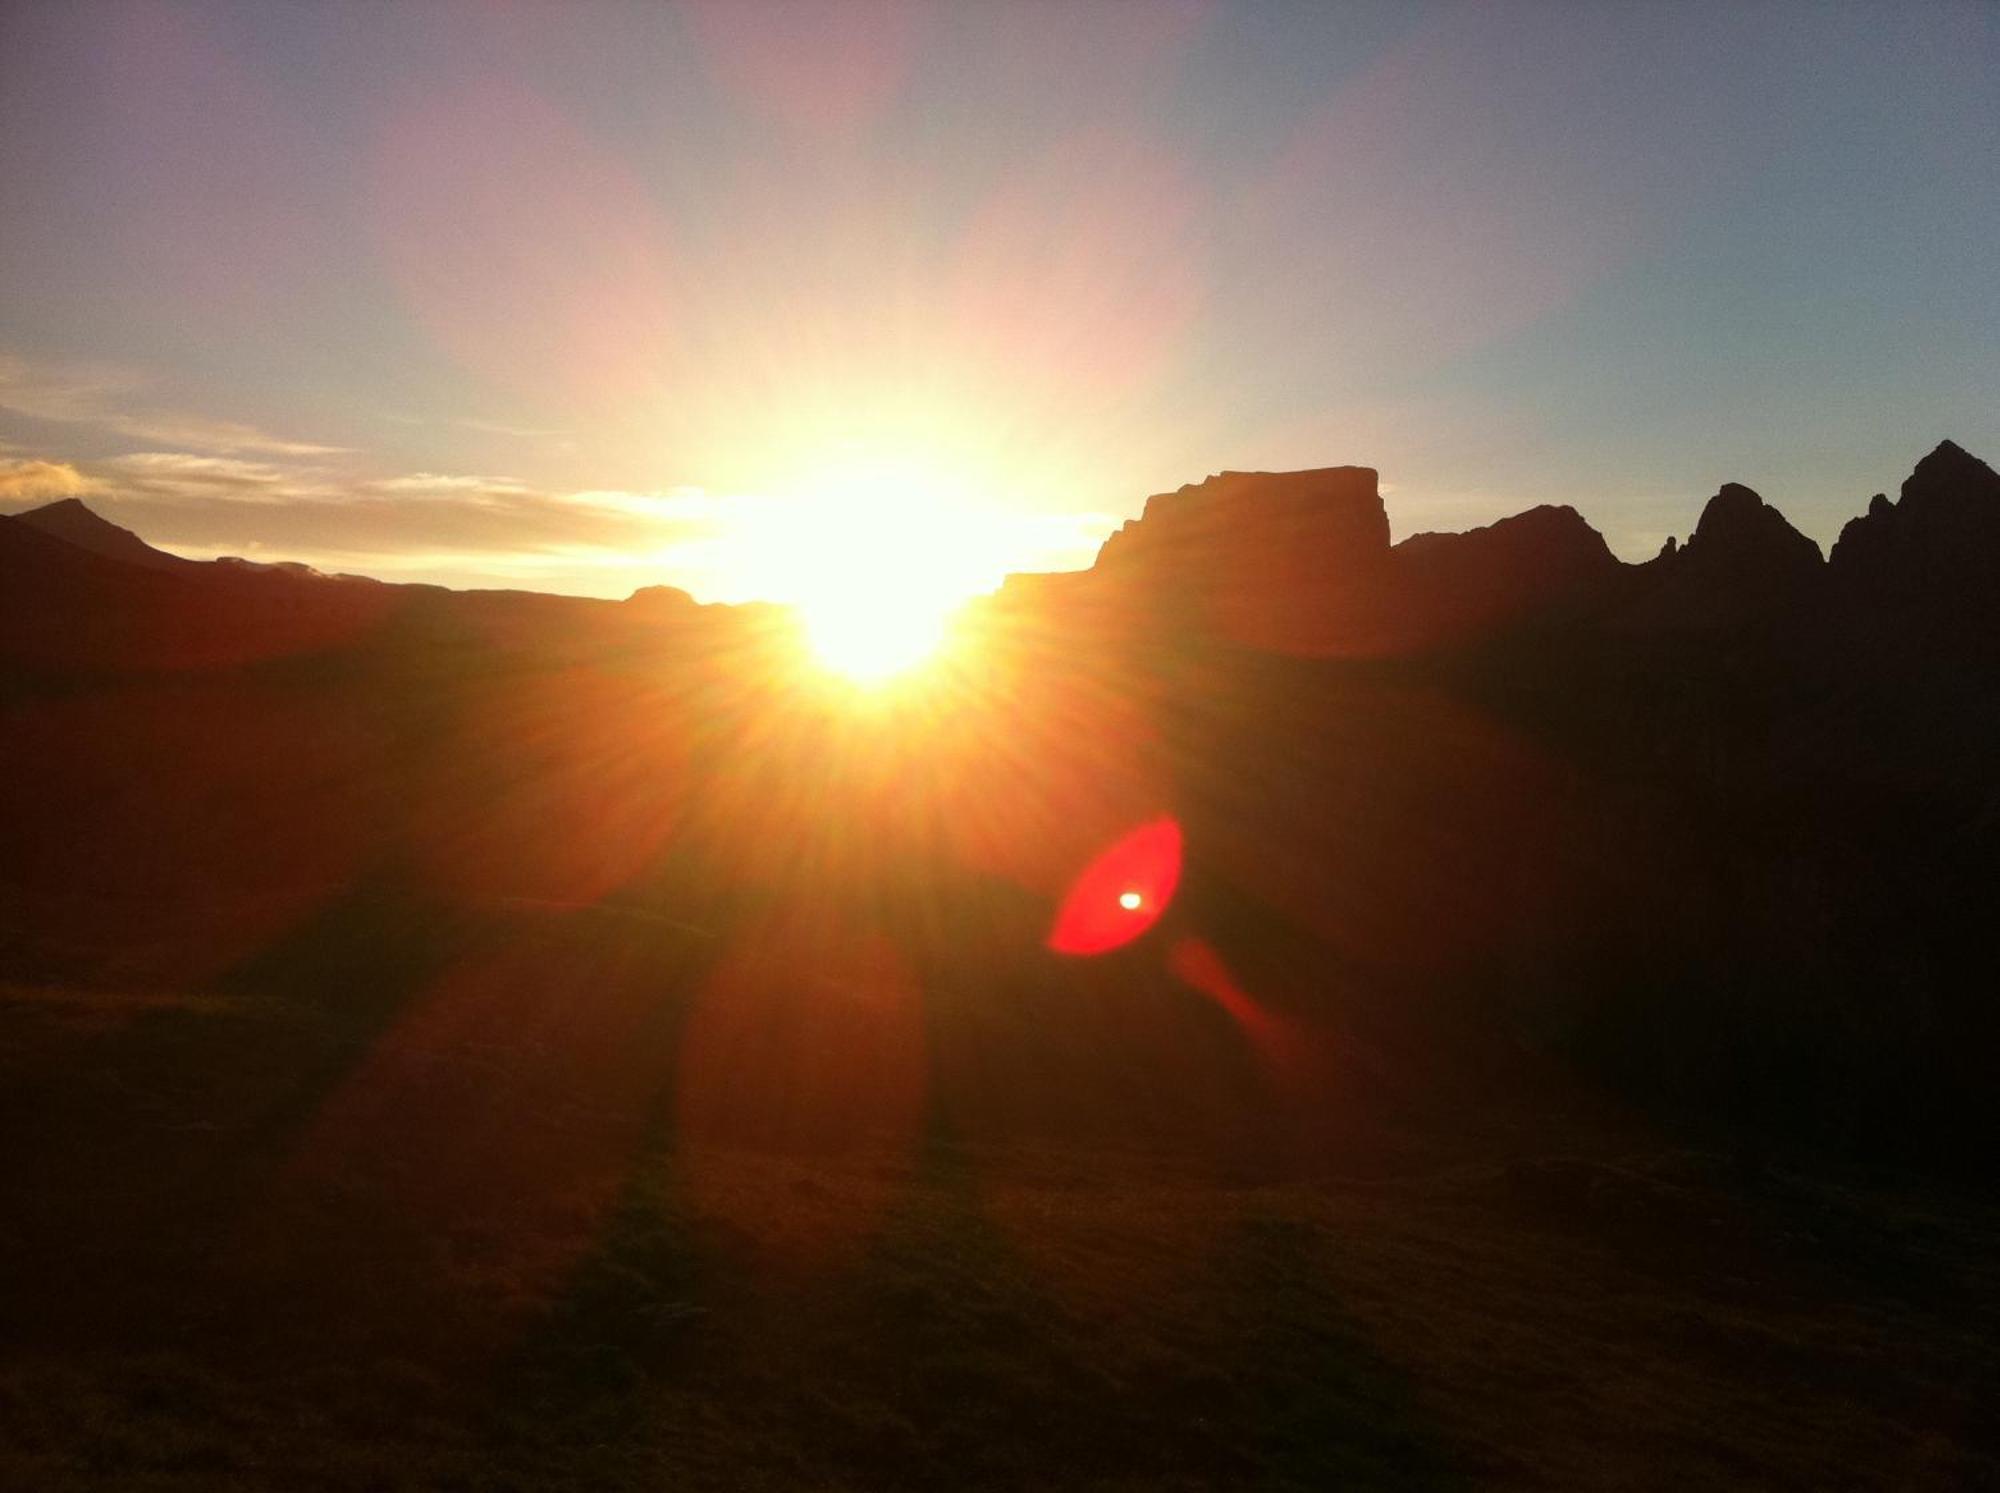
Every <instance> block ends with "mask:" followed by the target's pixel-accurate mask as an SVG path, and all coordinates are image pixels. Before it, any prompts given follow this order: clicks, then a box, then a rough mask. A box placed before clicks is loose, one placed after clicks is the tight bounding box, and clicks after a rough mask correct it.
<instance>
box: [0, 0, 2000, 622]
mask: <svg viewBox="0 0 2000 1493" xmlns="http://www.w3.org/2000/svg"><path fill="white" fill-rule="evenodd" d="M0 285H4V286H5V292H4V294H0V511H5V512H12V511H18V510H19V509H21V508H23V507H26V506H31V505H32V504H34V503H39V502H45V501H49V500H50V499H52V498H58V497H66V496H81V497H83V498H84V499H85V501H87V502H89V503H90V504H91V505H92V506H93V507H95V508H97V509H98V510H99V511H100V512H102V513H104V514H105V515H106V516H107V517H109V518H112V519H113V520H114V521H116V522H119V523H121V524H124V525H126V526H127V527H130V528H132V529H134V530H136V531H137V532H139V533H140V534H142V535H143V536H144V537H146V538H147V539H148V540H150V541H152V542H154V543H157V544H160V545H162V546H163V547H167V548H171V549H175V550H177V551H178V552H180V553H184V554H189V555H195V556H207V555H215V554H243V555H248V556H251V557H253V558H267V559H299V560H304V561H306V562H308V563H310V564H314V565H317V566H319V567H320V568H322V569H327V570H334V571H354V572H360V573H365V574H373V575H379V576H382V577H384V578H387V579H394V580H427V581H437V582H442V583H445V584H451V585H460V586H474V585H508V586H527V587H533V588H536V589H544V590H555V591H568V592H576V593H580V594H592V595H604V596H623V595H625V594H628V593H629V592H630V591H631V590H632V589H634V588H635V587H637V586H641V585H648V584H659V583H665V584H674V585H681V586H685V587H688V588H689V589H691V590H693V591H694V592H695V593H696V594H697V595H698V596H700V597H702V598H703V599H709V600H742V599H748V598H752V597H759V596H762V597H770V598H772V599H779V600H784V599H789V598H790V596H791V595H792V594H793V593H795V592H796V591H797V590H798V589H799V588H800V587H801V586H804V585H807V584H809V575H808V572H810V571H811V570H812V569H813V568H815V567H818V566H824V565H826V564H829V563H852V562H853V560H854V557H855V556H856V555H857V554H866V555H868V556H871V557H873V558H874V559H875V560H877V561H879V562H880V563H881V564H883V565H890V566H909V565H915V564H926V563H932V562H933V561H934V559H935V553H934V552H935V551H936V550H938V549H939V548H940V547H943V548H951V547H954V546H955V548H956V557H955V559H954V561H953V562H952V563H953V564H955V565H956V566H958V567H959V570H961V571H963V577H962V579H963V580H964V583H965V584H967V585H975V584H983V583H990V581H992V580H995V579H997V578H998V574H999V573H1000V572H1001V571H1004V570H1006V569H1035V568H1064V567H1072V566H1077V565H1082V564H1087V563H1088V562H1089V560H1090V558H1091V555H1092V553H1093V552H1094V549H1095V546H1096V544H1097V542H1098V541H1099V540H1100V539H1101V538H1102V536H1103V535H1104V534H1105V533H1106V532H1107V531H1108V530H1109V529H1110V528H1112V527H1114V526H1115V525H1116V524H1117V523H1118V522H1120V521H1121V520H1122V519H1124V518H1127V517H1130V516H1132V515H1134V514H1136V513H1137V512H1138V511H1139V509H1140V507H1141V506H1142V504H1143V502H1144V499H1145V497H1146V495H1147V494H1149V493H1152V492H1156V491H1164V490H1169V489H1171V488H1174V487H1177V486H1179V485H1181V484H1182V483H1184V482H1191V481H1199V480H1200V479H1201V478H1202V477H1203V476H1205V475H1207V474H1208V473H1211V472H1215V471H1220V470H1223V469H1253V470H1254V469H1270V470H1285V469H1293V468H1299V467H1310V466H1325V465H1335V464H1344V463H1357V464H1361V465H1367V466H1373V467H1376V468H1378V469H1379V470H1380V471H1381V473H1382V478H1383V491H1384V496H1385V500H1386V502H1387V506H1388V509H1389V516H1390V521H1391V524H1392V527H1393V529H1394V530H1395V532H1396V533H1397V535H1398V536H1401V535H1403V534H1407V533H1411V532H1416V531H1420V530H1424V529H1440V528H1442V529H1457V528H1466V527H1471V526H1473V525H1477V524H1482V523H1488V522H1491V521H1493V520H1494V519H1496V518H1500V517H1502V516H1505V515H1506V514H1509V513H1513V512H1517V511H1519V510H1521V509H1523V508H1526V507H1529V506H1532V505H1534V504H1537V503H1568V504H1571V505H1573V506H1574V507H1576V508H1577V509H1578V510H1579V511H1581V512H1582V513H1583V514H1584V516H1585V517H1586V518H1588V519H1589V520H1590V521H1591V522H1592V523H1593V524H1595V525H1596V526H1597V527H1598V528H1599V529H1600V530H1601V531H1603V533H1604V534H1605V536H1606V538H1607V539H1608V540H1609V541H1610V543H1611V545H1612V547H1613V549H1614V550H1616V551H1617V552H1618V553H1620V554H1621V555H1623V556H1625V557H1627V558H1640V557H1643V556H1645V555H1648V554H1650V553H1652V552H1653V551H1654V550H1656V549H1657V548H1658V547H1659V545H1660V543H1661V542H1662V541H1663V540H1664V539H1665V537H1666V536H1667V535H1669V534H1683V535H1684V534H1685V533H1687V532H1688V530H1689V529H1691V528H1692V526H1693V523H1694V520H1695V517H1696V515H1697V514H1698V513H1699V510H1700V507H1701V504H1702V502H1703V500H1704V499H1705V497H1706V496H1707V495H1708V494H1710V493H1712V492H1714V491H1715V489H1716V488H1717V487H1718V486H1719V485H1720V484H1721V483H1723V482H1725V481H1740V482H1744V483H1747V484H1749V485H1750V486H1752V487H1755V488H1757V489H1758V490H1759V491H1760V492H1762V493H1763V494H1764V496H1765V497H1766V498H1767V499H1768V500H1770V501H1771V502H1773V503H1775V504H1777V505H1778V506H1779V507H1780V508H1781V509H1782V510H1783V511H1784V512H1785V513H1786V514H1787V515H1788V516H1789V517H1790V518H1791V519H1792V520H1793V522H1794V523H1796V524H1797V525H1798V526H1799V527H1800V528H1801V529H1803V530H1804V531H1805V532H1807V533H1808V534H1810V535H1811V536H1812V537H1813V538H1815V539H1816V540H1818V541H1819V542H1820V543H1821V544H1822V546H1827V545H1830V544H1831V542H1832V540H1833V539H1834V537H1835V536H1836V535H1837V534H1838V532H1839V529H1840V525H1841V524H1842V523H1843V522H1844V521H1845V520H1846V519H1847V518H1849V517H1851V516H1853V515H1854V514H1856V513H1858V512H1860V511H1861V510H1862V509H1863V508H1864V507H1865V505H1866V502H1867V499H1868V496H1869V495H1870V494H1871V493H1874V492H1877V491H1881V490H1885V489H1886V490H1888V491H1890V492H1892V493H1893V492H1894V491H1895V489H1896V485H1897V484H1898V482H1900V480H1901V479H1902V477H1903V476H1905V475H1907V473H1908V471H1909V469H1910V468H1911V467H1912V466H1913V465H1914V464H1915V462H1916V460H1917V459H1918V458H1919V457H1920V456H1922V455H1923V454H1924V453H1925V452H1926V451H1928V450H1929V449H1931V447H1933V446H1934V445H1936V443H1937V442H1938V441H1939V440H1941V439H1944V438H1946V437H1949V438H1952V439H1954V440H1956V441H1958V442H1959V444H1961V445H1963V446H1965V447H1967V448H1968V449H1970V450H1972V451H1973V452H1974V453H1975V454H1979V455H1983V456H1985V457H1986V458H1988V459H1989V460H1995V461H2000V7H1996V6H1993V5H1990V4H1983V3H1981V4H1943V3H1940V4H1924V3H1918V0H1901V3H1896V4H1881V5H1870V4H1862V3H1845V4H1841V3H1815V4H1808V5H1789V4H1778V3H1727V4H1713V5H1710V4H1702V3H1698V0H1688V3H1680V4H1672V5H1668V4H1658V5H1654V4H1619V5H1603V4H1584V3H1576V4H1558V3H1474V4H1465V3H1450V4H1438V5H1430V6H1425V5H1419V4H1409V3H1395V4H1383V5H1368V4H1337V3H1325V4H1300V5H1288V4H1277V3H1264V4H1252V3H1240V4H1226V3H1206V4H1201V3H1180V0H1173V3H1160V4H1147V3H1143V0H1116V3H1100V4H1092V3H1065V4H1052V3H1051V4H1044V3H1013V0H982V3H976V4H962V5H945V4H926V3H920V0H856V3H853V4H829V3H810V0H774V3H762V4H760V3H756V0H686V3H680V4H665V3H638V0H631V3H622V0H619V3H614V0H568V3H565V4H561V5H555V4H505V3H501V4H488V3H445V0H435V3H427V0H409V3H399V4H389V3H379V4H371V3H364V0H348V3H339V4H297V5H292V4H285V3H274V0H259V3H250V4H192V5H170V4H156V3H93V0H63V3H54V0H51V3H34V0H25V3H24V0H0ZM953 573H954V575H955V576H956V575H958V571H954V572H953Z"/></svg>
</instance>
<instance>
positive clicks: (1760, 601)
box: [1619, 482, 1826, 632]
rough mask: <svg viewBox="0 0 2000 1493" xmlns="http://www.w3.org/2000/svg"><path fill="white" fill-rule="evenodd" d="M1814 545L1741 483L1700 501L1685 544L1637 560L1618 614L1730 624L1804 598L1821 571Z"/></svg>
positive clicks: (1626, 618) (1627, 621) (1780, 610)
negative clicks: (1698, 517) (1630, 582)
mask: <svg viewBox="0 0 2000 1493" xmlns="http://www.w3.org/2000/svg"><path fill="white" fill-rule="evenodd" d="M1825 570H1826V564H1825V562H1824V561H1823V560H1822V559H1821V558H1820V552H1819V546H1818V545H1816V544H1814V543H1813V542H1812V540H1810V539H1808V538H1807V537H1806V536H1805V535H1803V534H1801V533H1800V532H1799V531H1798V530H1797V529H1794V528H1793V527H1792V526H1791V524H1789V523H1788V522H1786V520H1785V516H1784V515H1783V514H1782V513H1780V512H1778V510H1777V509H1775V508H1773V507H1771V506H1770V505H1769V504H1767V503H1766V502H1765V501H1764V500H1763V499H1762V498H1761V497H1759V496H1758V495H1757V494H1756V493H1754V492H1752V491H1751V490H1750V489H1749V488H1747V487H1744V486H1742V485H1741V484H1740V483H1735V482H1726V483H1724V484H1723V485H1722V488H1721V490H1720V491H1718V492H1717V493H1716V495H1715V496H1714V497H1712V498H1710V499H1709V500H1708V502H1707V504H1706V505H1705V506H1704V507H1703V508H1702V511H1701V517H1700V519H1699V520H1697V522H1696V524H1695V529H1694V533H1693V534H1692V535H1690V536H1689V537H1688V541H1687V543H1686V544H1682V545H1674V544H1672V542H1671V541H1669V545H1668V547H1667V548H1666V549H1664V550H1662V552H1661V553H1660V554H1659V555H1657V556H1655V557H1654V558H1653V559H1651V560H1649V561H1647V562H1645V563H1644V564H1643V565H1640V566H1638V567H1636V572H1635V575H1634V577H1633V583H1632V585H1631V586H1630V587H1629V592H1630V600H1629V601H1628V603H1627V604H1626V605H1625V606H1624V608H1623V609H1622V611H1621V613H1620V616H1619V621H1620V623H1621V624H1622V625H1624V626H1626V627H1630V628H1637V629H1642V630H1643V629H1648V628H1666V629H1670V630H1677V631H1690V632H1732V631H1735V630H1737V629H1739V628H1741V627H1744V626H1746V625H1751V624H1756V623H1769V622H1772V621H1774V620H1776V619H1780V618H1783V617H1785V616H1787V615H1789V614H1796V613H1801V612H1802V610H1803V609H1804V608H1806V607H1808V606H1809V604H1810V602H1811V599H1812V596H1813V594H1814V593H1815V591H1816V589H1817V588H1818V587H1819V586H1820V585H1821V584H1822V582H1823V581H1824V578H1825Z"/></svg>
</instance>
